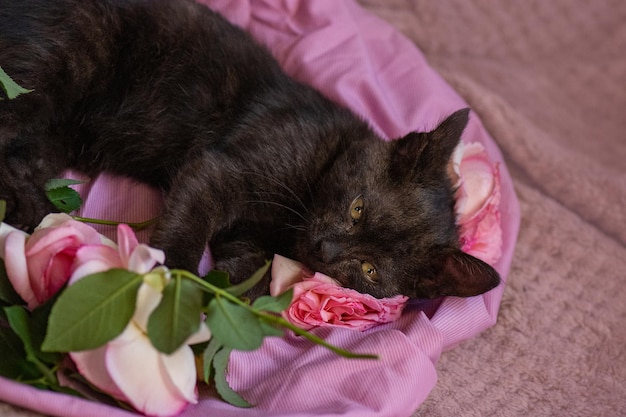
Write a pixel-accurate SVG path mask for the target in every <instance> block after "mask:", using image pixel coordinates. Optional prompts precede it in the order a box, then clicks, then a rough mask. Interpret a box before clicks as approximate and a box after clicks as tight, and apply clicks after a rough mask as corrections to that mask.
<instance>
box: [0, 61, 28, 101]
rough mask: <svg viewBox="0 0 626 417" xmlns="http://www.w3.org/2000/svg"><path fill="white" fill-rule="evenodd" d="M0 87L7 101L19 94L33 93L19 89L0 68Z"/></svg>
mask: <svg viewBox="0 0 626 417" xmlns="http://www.w3.org/2000/svg"><path fill="white" fill-rule="evenodd" d="M0 87H2V89H3V90H4V92H5V93H6V95H7V97H8V99H9V100H12V99H14V98H15V97H17V96H19V95H20V94H26V93H30V92H31V91H33V90H27V89H25V88H23V87H20V86H19V85H18V84H17V83H16V82H15V81H13V79H12V78H11V77H9V74H7V73H6V72H4V70H3V69H2V67H0ZM0 99H1V98H0Z"/></svg>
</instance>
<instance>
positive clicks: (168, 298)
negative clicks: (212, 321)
mask: <svg viewBox="0 0 626 417" xmlns="http://www.w3.org/2000/svg"><path fill="white" fill-rule="evenodd" d="M202 296H203V291H202V290H201V289H200V288H199V287H198V286H197V285H196V284H195V283H194V282H192V281H190V280H188V279H183V278H182V277H181V276H180V275H179V276H175V277H173V278H172V279H171V280H170V282H169V283H168V284H167V286H166V287H165V288H164V289H163V299H162V300H161V303H160V304H159V305H158V307H157V308H156V309H155V310H154V312H152V314H151V315H150V318H149V319H148V337H150V341H151V342H152V345H153V346H154V347H155V348H157V349H158V350H160V351H161V352H163V353H167V354H170V353H173V352H174V351H175V350H176V349H178V348H179V347H180V346H181V345H182V344H183V343H185V341H186V340H187V339H188V338H189V336H191V335H192V334H194V333H195V332H197V331H198V329H199V328H200V323H201V322H202Z"/></svg>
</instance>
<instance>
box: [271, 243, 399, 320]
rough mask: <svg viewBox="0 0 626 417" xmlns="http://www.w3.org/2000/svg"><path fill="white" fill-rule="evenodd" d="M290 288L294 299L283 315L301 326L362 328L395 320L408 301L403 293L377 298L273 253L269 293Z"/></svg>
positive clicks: (276, 292) (278, 292)
mask: <svg viewBox="0 0 626 417" xmlns="http://www.w3.org/2000/svg"><path fill="white" fill-rule="evenodd" d="M290 287H291V288H293V298H292V301H291V304H290V306H289V307H288V308H287V310H286V311H285V312H284V313H283V314H284V316H285V318H286V319H287V320H289V321H290V322H291V323H293V324H295V325H297V326H299V327H302V328H304V329H311V328H313V327H317V326H334V327H345V328H349V329H354V330H361V331H364V330H367V329H369V328H371V327H373V326H376V325H378V324H382V323H388V322H391V321H394V320H396V319H398V317H400V315H401V314H402V310H403V309H404V306H405V304H406V301H407V300H408V297H405V296H403V295H398V296H395V297H390V298H383V299H377V298H375V297H373V296H371V295H369V294H361V293H360V292H358V291H355V290H352V289H349V288H344V287H342V286H340V285H339V284H338V283H337V282H336V281H335V280H333V279H332V278H330V277H328V276H326V275H323V274H320V273H316V274H314V275H312V276H311V274H310V273H308V272H307V271H305V270H304V269H303V268H302V265H301V264H300V263H298V262H296V261H292V260H290V259H287V258H284V257H282V256H279V255H275V256H274V262H273V264H272V283H271V286H270V292H271V293H272V295H278V294H280V293H282V292H284V291H286V290H287V289H288V288H290Z"/></svg>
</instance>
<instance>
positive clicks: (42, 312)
mask: <svg viewBox="0 0 626 417" xmlns="http://www.w3.org/2000/svg"><path fill="white" fill-rule="evenodd" d="M57 298H58V296H56V297H53V298H52V299H50V300H48V301H46V302H45V303H44V304H42V305H40V306H39V307H37V308H36V309H34V310H33V312H32V313H31V315H30V337H31V339H32V343H33V346H34V347H35V349H36V350H35V354H36V355H37V357H38V358H39V359H41V360H42V361H43V362H46V363H48V364H58V363H60V362H61V360H62V358H63V355H62V354H61V353H58V352H43V351H42V350H41V345H42V344H43V340H44V338H45V337H46V330H47V328H48V318H49V317H50V311H51V310H52V307H53V306H54V303H55V302H56V300H57Z"/></svg>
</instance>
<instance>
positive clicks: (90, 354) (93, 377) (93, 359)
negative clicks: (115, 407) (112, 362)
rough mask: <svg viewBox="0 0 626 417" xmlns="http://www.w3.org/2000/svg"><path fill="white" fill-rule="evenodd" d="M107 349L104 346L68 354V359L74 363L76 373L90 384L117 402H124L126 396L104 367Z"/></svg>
mask: <svg viewBox="0 0 626 417" xmlns="http://www.w3.org/2000/svg"><path fill="white" fill-rule="evenodd" d="M107 348H108V345H104V346H101V347H99V348H97V349H93V350H84V351H81V352H70V357H71V358H72V361H74V364H75V365H76V369H78V372H79V373H80V374H81V375H82V376H84V377H85V378H86V379H87V380H88V381H89V382H90V383H91V384H93V385H95V386H96V387H97V388H98V389H100V390H102V391H104V392H105V393H107V394H109V395H112V396H113V397H115V398H117V399H118V400H121V401H126V400H127V399H126V396H125V395H124V394H123V393H122V391H120V389H119V388H118V387H117V385H115V382H113V380H112V379H111V377H110V376H109V372H108V371H107V368H106V366H105V356H106V350H107Z"/></svg>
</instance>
